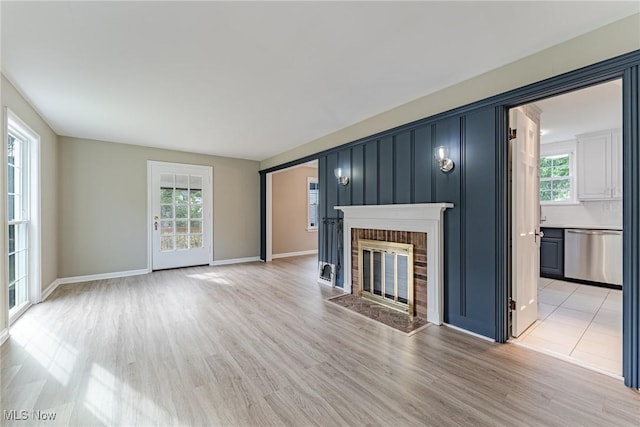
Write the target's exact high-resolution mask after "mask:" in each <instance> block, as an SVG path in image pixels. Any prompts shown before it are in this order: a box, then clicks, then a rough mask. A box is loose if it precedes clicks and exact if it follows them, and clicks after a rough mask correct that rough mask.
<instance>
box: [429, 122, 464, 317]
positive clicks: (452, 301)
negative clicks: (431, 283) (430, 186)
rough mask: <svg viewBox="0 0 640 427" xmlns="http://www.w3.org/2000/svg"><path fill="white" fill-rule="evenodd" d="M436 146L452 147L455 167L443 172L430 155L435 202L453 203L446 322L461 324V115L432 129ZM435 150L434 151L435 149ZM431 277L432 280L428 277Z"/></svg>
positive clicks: (447, 228)
mask: <svg viewBox="0 0 640 427" xmlns="http://www.w3.org/2000/svg"><path fill="white" fill-rule="evenodd" d="M432 138H433V139H432V147H433V149H435V147H439V146H441V145H443V146H447V147H449V157H450V158H451V159H452V160H453V161H454V163H455V167H454V169H453V170H452V171H451V172H449V173H446V174H445V173H442V172H441V171H440V169H439V166H438V163H437V161H436V160H435V158H434V157H433V154H432V155H431V156H430V159H429V164H430V168H431V169H433V171H434V175H433V178H434V188H435V191H434V194H433V196H432V201H433V202H448V203H453V205H454V208H453V209H447V211H446V214H445V217H444V272H443V273H444V274H443V278H444V283H445V287H444V302H445V309H444V321H445V322H447V323H451V324H454V325H456V326H461V325H462V322H463V321H464V320H465V319H464V301H465V300H464V295H465V288H464V283H463V282H462V280H463V278H464V276H463V274H462V271H461V270H462V267H463V266H462V265H461V262H460V257H461V250H462V249H461V236H462V230H461V213H462V209H463V206H462V203H461V197H460V173H461V171H462V170H463V169H464V165H463V164H461V162H460V117H451V118H448V119H444V120H440V121H438V122H436V123H435V125H434V126H433V129H432ZM432 152H433V150H432ZM427 280H428V279H427Z"/></svg>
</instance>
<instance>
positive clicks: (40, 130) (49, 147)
mask: <svg viewBox="0 0 640 427" xmlns="http://www.w3.org/2000/svg"><path fill="white" fill-rule="evenodd" d="M0 97H1V99H2V107H3V110H4V108H5V107H8V108H9V109H11V111H13V112H14V113H15V114H16V115H17V116H18V117H19V118H20V119H21V120H22V121H24V122H25V123H26V124H27V125H28V126H29V127H30V128H31V129H33V130H34V131H35V132H36V133H37V134H38V135H40V161H41V176H40V189H41V194H42V199H41V207H40V210H41V212H40V213H41V219H42V223H41V231H42V257H41V263H40V271H41V288H42V289H43V290H44V289H46V288H47V287H48V286H49V285H51V284H52V283H53V282H54V281H55V280H56V279H57V277H58V232H57V231H58V230H57V222H58V217H57V215H58V191H57V185H56V176H57V174H58V162H57V158H58V137H57V136H56V134H55V133H54V132H53V130H51V128H50V127H49V125H48V124H47V123H46V122H45V121H44V120H43V119H42V117H40V115H39V114H38V113H37V112H36V111H35V110H34V109H33V108H32V107H31V105H30V104H29V103H28V102H27V101H26V100H25V99H24V98H23V97H22V95H20V93H19V92H18V91H17V90H16V88H15V87H14V86H13V85H12V84H11V83H10V82H9V81H8V80H7V79H6V78H5V77H4V76H2V89H1V91H0ZM4 121H5V115H4V111H3V114H2V129H5V123H4ZM6 140H7V139H6V137H5V136H3V138H2V144H1V145H2V152H3V153H4V152H5V151H6ZM0 164H2V167H0V183H1V185H2V187H1V188H3V189H6V182H5V181H6V180H5V176H6V171H5V165H4V162H0ZM1 193H2V194H3V195H4V194H5V191H4V190H3V191H2V192H1ZM0 199H2V200H1V201H0V211H1V213H0V220H1V221H2V224H6V208H5V203H6V202H5V197H4V196H3V197H0ZM0 229H1V231H0V242H3V243H2V244H0V267H1V268H0V271H3V272H4V271H6V270H5V259H6V257H7V254H6V246H5V244H4V242H5V227H4V226H3V227H0ZM1 280H2V283H3V284H4V285H3V286H2V289H6V283H5V280H6V278H5V277H4V274H3V275H2V279H1ZM1 294H2V295H1V296H0V301H1V302H0V304H1V306H2V309H0V313H3V316H2V319H3V320H2V321H0V330H1V329H2V328H3V327H4V325H5V324H4V323H2V322H5V321H6V313H5V312H6V310H5V307H6V305H7V302H6V301H5V298H6V295H5V292H1Z"/></svg>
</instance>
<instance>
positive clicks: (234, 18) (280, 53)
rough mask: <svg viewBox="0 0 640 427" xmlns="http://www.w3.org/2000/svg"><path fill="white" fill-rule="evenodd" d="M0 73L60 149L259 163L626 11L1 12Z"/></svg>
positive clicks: (251, 7)
mask: <svg viewBox="0 0 640 427" xmlns="http://www.w3.org/2000/svg"><path fill="white" fill-rule="evenodd" d="M0 4H1V7H2V67H3V73H4V74H5V75H6V76H7V77H8V78H9V79H10V80H11V81H12V82H13V83H14V84H15V85H16V86H17V87H18V89H19V90H20V91H21V92H22V93H23V94H24V95H25V96H26V97H27V98H28V99H29V100H30V101H31V102H32V104H33V105H34V106H35V108H36V109H37V110H38V111H39V112H40V113H41V114H42V116H43V117H44V118H45V119H46V120H47V121H48V123H49V124H50V125H51V126H52V128H53V129H54V131H55V132H56V133H58V134H60V135H67V136H75V137H81V138H90V139H100V140H107V141H114V142H122V143H130V144H139V145H147V146H154V147H161V148H171V149H178V150H184V151H192V152H200V153H209V154H218V155H225V156H232V157H240V158H246V159H254V160H262V159H265V158H268V157H270V156H272V155H275V154H278V153H280V152H283V151H285V150H288V149H291V148H293V147H295V146H298V145H301V144H304V143H306V142H309V141H311V140H314V139H316V138H319V137H321V136H324V135H326V134H328V133H331V132H333V131H336V130H338V129H341V128H343V127H345V126H348V125H351V124H353V123H356V122H358V121H360V120H363V119H365V118H367V117H370V116H373V115H375V114H378V113H381V112H383V111H386V110H388V109H391V108H393V107H395V106H398V105H401V104H403V103H406V102H408V101H411V100H413V99H415V98H418V97H421V96H424V95H427V94H429V93H432V92H434V91H436V90H439V89H442V88H444V87H447V86H450V85H452V84H455V83H457V82H460V81H462V80H465V79H468V78H470V77H473V76H475V75H478V74H480V73H483V72H485V71H488V70H491V69H494V68H497V67H499V66H501V65H504V64H506V63H509V62H512V61H514V60H517V59H519V58H522V57H524V56H527V55H529V54H532V53H534V52H537V51H539V50H542V49H544V48H546V47H549V46H552V45H554V44H557V43H559V42H562V41H565V40H568V39H570V38H572V37H575V36H577V35H580V34H582V33H585V32H588V31H590V30H593V29H595V28H598V27H600V26H602V25H605V24H607V23H610V22H613V21H615V20H618V19H621V18H623V17H625V16H628V15H631V14H633V13H637V12H638V11H639V10H640V3H638V2H635V1H633V2H606V1H605V2H521V1H517V2H301V3H298V2H280V3H272V2H190V3H181V2H167V1H165V2H122V1H121V2H115V1H114V2H96V1H84V2H82V1H71V2H38V3H36V2H7V1H2V2H1V3H0Z"/></svg>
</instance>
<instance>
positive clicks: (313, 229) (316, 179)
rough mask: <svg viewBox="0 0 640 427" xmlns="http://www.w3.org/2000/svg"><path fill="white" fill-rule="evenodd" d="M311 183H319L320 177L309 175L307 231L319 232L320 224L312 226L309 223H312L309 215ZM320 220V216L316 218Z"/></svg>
mask: <svg viewBox="0 0 640 427" xmlns="http://www.w3.org/2000/svg"><path fill="white" fill-rule="evenodd" d="M311 183H316V184H317V183H318V177H313V176H309V177H307V191H306V195H307V198H306V206H307V231H308V232H310V233H312V232H317V231H318V224H316V225H315V227H312V226H310V225H309V223H311V217H310V216H309V206H310V204H309V192H310V191H311V190H310V189H309V186H310V184H311ZM317 221H318V218H316V222H317Z"/></svg>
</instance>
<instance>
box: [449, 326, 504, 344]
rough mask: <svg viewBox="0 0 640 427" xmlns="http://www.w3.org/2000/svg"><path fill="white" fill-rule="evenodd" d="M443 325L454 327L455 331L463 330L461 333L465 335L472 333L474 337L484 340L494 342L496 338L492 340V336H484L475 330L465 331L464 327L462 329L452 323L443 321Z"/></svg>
mask: <svg viewBox="0 0 640 427" xmlns="http://www.w3.org/2000/svg"><path fill="white" fill-rule="evenodd" d="M443 325H444V326H446V327H447V328H451V329H455V330H456V331H460V332H463V333H465V334H467V335H473V336H474V337H476V338H480V339H482V340H485V341H489V342H496V340H494V339H493V338H489V337H485V336H484V335H480V334H476V333H475V332H471V331H467V330H466V329H462V328H460V327H458V326H453V325H450V324H448V323H443Z"/></svg>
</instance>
